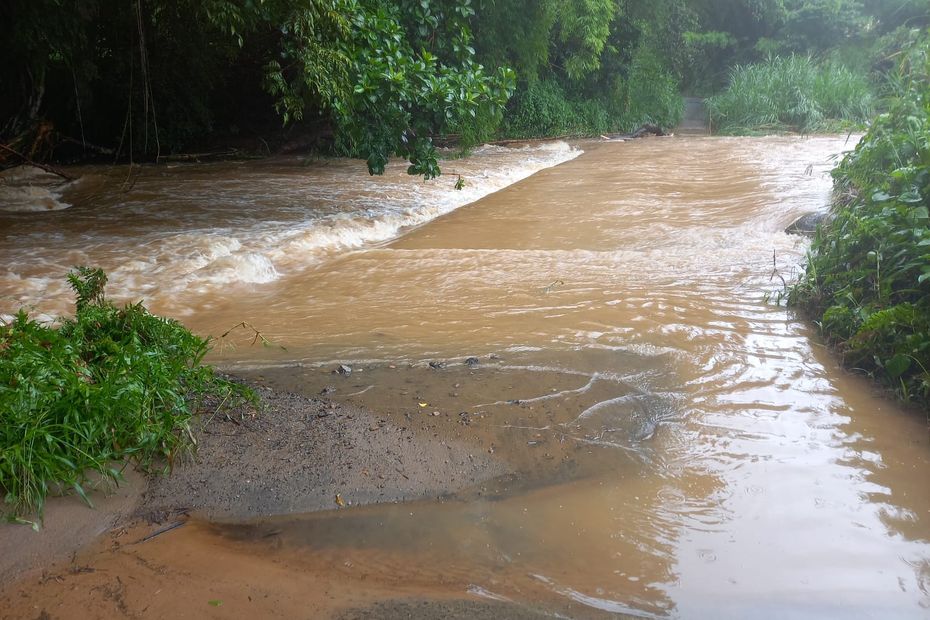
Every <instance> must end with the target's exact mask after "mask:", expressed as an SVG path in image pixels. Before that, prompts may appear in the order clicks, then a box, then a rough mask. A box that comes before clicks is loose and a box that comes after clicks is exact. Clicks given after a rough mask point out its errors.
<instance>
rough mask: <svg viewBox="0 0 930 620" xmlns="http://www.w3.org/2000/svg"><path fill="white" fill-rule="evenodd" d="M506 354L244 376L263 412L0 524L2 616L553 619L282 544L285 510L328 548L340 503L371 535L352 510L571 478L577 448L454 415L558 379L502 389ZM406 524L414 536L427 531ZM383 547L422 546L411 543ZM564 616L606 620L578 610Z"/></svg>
mask: <svg viewBox="0 0 930 620" xmlns="http://www.w3.org/2000/svg"><path fill="white" fill-rule="evenodd" d="M503 363H504V362H503V360H501V358H500V357H499V356H496V355H495V356H492V357H491V358H485V359H480V360H479V359H477V358H469V359H468V360H467V361H466V360H464V359H463V360H456V361H452V360H450V361H449V362H448V363H447V362H436V363H434V364H433V365H429V364H424V365H421V366H410V365H400V367H398V366H397V365H393V364H391V365H382V366H368V367H362V366H356V367H355V368H354V369H353V371H352V372H345V371H344V369H343V372H339V370H340V369H339V368H337V369H335V370H329V369H323V368H311V369H306V368H300V367H299V366H284V367H278V368H274V369H266V370H265V371H263V372H262V373H258V372H252V373H248V374H249V379H248V383H249V385H250V386H251V387H253V388H254V389H255V390H256V391H257V392H258V394H259V395H260V397H261V400H262V407H261V410H260V411H258V412H255V411H251V410H248V409H241V410H236V411H231V412H229V414H228V415H216V416H209V415H208V416H203V417H202V418H200V419H199V420H198V423H197V424H196V425H195V428H196V429H198V431H197V432H196V439H197V446H198V448H197V452H196V454H195V455H193V458H191V459H188V460H185V461H183V462H179V463H177V464H175V468H174V470H173V471H172V472H171V474H170V475H169V476H162V475H149V476H145V475H141V474H137V473H134V472H127V474H128V475H127V482H126V484H125V485H123V486H121V487H120V488H119V489H117V490H116V492H115V493H113V494H105V493H103V492H100V491H98V492H95V493H93V494H91V498H92V499H93V500H94V501H95V503H96V506H97V507H96V509H91V508H88V507H87V506H85V505H83V504H80V503H79V502H78V501H77V499H76V498H73V497H62V498H52V499H50V500H49V503H48V505H47V507H46V520H45V527H44V528H43V529H42V530H41V531H39V532H32V531H30V530H29V529H28V528H26V527H25V526H22V525H12V524H5V525H2V526H0V549H2V551H3V553H2V554H0V582H2V583H4V584H6V586H5V587H4V588H2V589H0V599H2V600H4V601H6V602H7V603H5V605H4V607H3V609H0V618H2V619H4V620H5V619H7V618H10V619H12V618H23V617H31V616H33V615H38V616H40V617H43V618H45V617H47V618H58V617H68V616H69V611H68V610H70V609H74V608H80V609H82V610H84V613H85V615H86V616H88V617H100V618H109V617H117V616H129V617H135V616H141V615H145V614H155V615H157V616H159V617H184V616H185V615H190V614H194V615H196V616H197V617H202V616H206V617H212V616H216V617H227V618H228V617H255V616H256V615H258V616H266V615H268V616H278V617H293V616H296V615H301V614H303V615H306V614H308V613H309V614H310V615H311V616H313V617H333V618H346V619H348V618H370V617H377V618H407V617H411V615H415V617H418V618H447V617H469V618H497V617H508V618H526V619H531V618H543V617H550V615H549V613H547V612H545V610H544V606H543V607H539V608H537V606H536V605H535V604H527V603H519V602H514V601H512V600H509V599H507V598H506V597H500V596H498V595H495V594H493V593H491V592H485V591H484V590H483V589H482V588H480V587H477V586H474V587H473V586H471V585H470V584H469V583H468V581H467V578H466V577H465V576H464V575H457V574H455V570H451V572H450V573H449V574H448V575H446V576H443V577H441V578H440V579H439V582H438V583H431V582H430V580H426V581H422V580H411V581H410V582H408V583H400V582H392V581H390V580H389V581H387V582H385V581H384V580H383V579H381V578H379V579H377V580H375V581H373V582H371V583H367V585H366V586H365V588H364V589H363V590H361V591H360V590H359V589H358V585H359V582H358V580H359V578H361V580H362V581H363V582H364V581H365V576H364V573H363V574H362V575H361V576H359V575H358V574H352V575H351V576H349V575H346V574H345V573H344V572H343V571H349V572H350V573H354V568H353V567H354V562H355V560H348V559H347V560H346V561H345V562H344V566H342V569H341V570H336V571H333V570H331V568H330V563H331V559H330V555H331V554H330V553H329V552H328V551H325V550H323V551H321V552H320V555H321V556H322V557H323V558H325V559H323V560H321V561H314V560H313V559H310V558H308V557H307V556H305V555H304V553H305V552H304V551H302V546H303V545H302V543H299V542H296V541H293V540H289V537H290V534H289V533H290V532H293V531H294V529H293V526H292V525H288V520H290V519H295V520H296V521H295V522H296V523H298V524H299V523H302V522H304V520H308V521H307V523H310V524H311V525H309V527H310V528H311V531H312V529H313V528H314V526H313V525H312V523H313V522H314V520H315V518H316V517H315V515H319V517H320V519H321V520H320V521H319V523H321V524H323V525H320V526H319V527H322V528H323V530H322V531H320V532H319V533H317V534H309V538H308V539H307V542H311V541H312V544H314V545H322V546H323V547H324V548H325V547H326V546H327V545H329V544H335V545H337V546H338V545H340V544H342V542H343V541H342V535H340V534H338V533H337V531H336V530H331V531H330V527H331V526H329V525H325V524H326V523H329V522H331V521H332V522H334V523H335V522H339V521H340V520H341V515H343V514H345V515H350V514H351V515H354V516H347V517H346V518H348V519H349V520H350V521H352V520H356V521H358V527H357V528H355V529H354V530H353V533H352V534H351V536H352V539H353V540H357V541H359V542H360V541H364V540H366V539H367V538H368V537H370V536H379V534H378V533H377V528H375V529H374V530H372V528H371V524H366V520H367V519H368V517H366V514H368V513H366V508H365V507H366V506H372V507H373V508H376V507H375V506H373V505H374V504H379V505H381V506H386V505H391V504H396V503H398V502H404V503H403V504H397V506H398V509H400V510H401V511H407V510H409V511H410V516H411V517H413V516H414V515H415V514H418V513H419V512H420V511H421V510H427V511H428V510H431V509H430V508H429V506H431V505H435V506H438V507H440V508H439V509H440V510H441V511H444V512H445V513H447V514H458V513H459V512H460V511H461V510H463V509H466V507H467V506H469V505H470V503H473V502H474V501H475V500H477V499H479V498H482V497H486V498H488V500H489V501H491V502H495V501H498V500H499V499H503V498H505V497H507V495H509V494H512V493H515V492H516V493H520V494H524V493H533V492H534V489H537V488H540V487H544V486H546V485H548V484H553V483H556V482H557V481H558V480H560V479H563V480H564V479H566V478H577V477H580V476H583V475H584V474H583V471H584V470H585V468H584V467H580V468H579V467H578V466H577V463H575V461H574V458H571V457H570V456H569V455H570V454H573V453H578V452H579V451H581V452H586V453H588V454H590V451H589V450H588V449H587V448H585V447H584V446H583V445H581V444H579V443H578V442H577V441H568V442H566V441H565V438H564V435H563V437H562V440H561V441H557V440H556V441H554V440H553V437H550V436H549V435H550V434H549V433H547V434H546V437H543V435H542V434H540V433H539V432H535V431H533V432H530V431H525V432H526V433H529V434H527V436H528V437H533V438H534V439H530V440H528V441H527V440H526V439H525V438H524V437H523V436H522V435H518V436H513V437H510V438H509V439H507V438H505V436H507V435H511V434H512V431H509V430H503V431H502V429H501V428H500V427H499V424H498V422H499V420H496V419H492V418H493V417H494V416H492V415H491V414H490V413H482V412H481V411H479V410H472V411H459V412H457V407H456V406H455V405H454V403H455V402H457V401H458V400H459V399H461V400H462V401H471V400H473V398H475V397H476V396H477V395H479V394H481V393H495V392H498V391H500V390H505V391H507V390H514V389H516V390H519V391H521V392H522V393H524V394H525V393H527V391H532V390H537V389H543V388H542V386H541V385H540V383H545V384H547V385H558V381H557V380H556V379H554V378H553V377H548V378H545V379H542V380H541V381H540V380H539V379H538V378H537V380H535V381H534V380H533V378H532V377H531V376H526V377H523V378H525V379H527V380H526V381H520V382H519V384H518V385H517V386H516V388H515V387H514V385H513V384H514V383H515V382H514V378H515V377H514V376H513V374H512V373H508V372H507V370H506V368H503V367H502V364H503ZM563 380H564V378H563ZM372 383H373V384H376V385H377V386H378V387H379V388H380V389H381V391H382V394H383V393H384V392H385V391H387V392H392V393H395V394H398V395H399V396H398V397H397V398H395V399H391V398H387V399H376V401H375V402H377V400H381V402H382V406H381V410H380V411H378V412H377V413H376V412H375V410H374V408H373V407H369V406H365V404H364V403H367V402H370V401H367V400H366V399H365V398H364V396H365V395H366V394H368V393H369V390H366V389H364V387H362V386H364V385H368V384H372ZM288 386H290V387H295V388H296V389H297V390H299V391H300V393H298V392H297V391H290V390H289V389H288ZM359 387H362V389H361V390H359V389H358V388H359ZM450 388H451V389H452V390H458V391H449V390H450ZM553 389H554V388H553ZM319 392H323V393H324V394H326V397H320V396H316V394H318V393H319ZM550 393H551V394H552V393H553V392H550ZM329 395H332V396H333V398H329V397H328V396H329ZM554 395H555V396H561V395H562V394H561V392H559V393H556V394H554ZM356 403H359V404H356ZM400 403H403V404H400ZM497 405H498V406H500V407H504V408H507V409H511V410H518V411H524V412H526V413H528V414H529V415H533V412H534V411H535V410H536V409H537V408H536V406H534V403H533V402H531V401H520V400H519V399H511V400H509V401H507V402H501V403H497ZM478 409H481V408H478ZM540 413H542V412H540ZM519 432H520V431H518V433H519ZM560 469H562V470H565V469H567V470H568V473H565V472H563V473H562V474H561V475H560V474H558V473H557V471H558V470H560ZM424 506H425V507H426V508H424ZM443 506H445V507H443ZM350 507H353V508H354V510H352V511H351V512H346V509H348V508H350ZM450 511H451V512H450ZM403 514H406V512H403ZM416 520H417V522H418V524H417V526H416V527H415V530H421V529H424V528H426V529H428V528H430V527H431V526H432V525H433V523H432V522H431V521H430V520H429V518H424V519H423V520H422V522H420V521H419V519H418V518H417V519H416ZM278 522H280V523H281V524H282V525H281V526H280V527H279V526H277V525H275V523H278ZM269 527H270V528H272V530H271V532H270V533H269V531H268V530H267V529H266V528H269ZM304 528H305V526H304V525H299V526H298V530H304ZM440 528H441V525H440ZM327 531H329V533H328V534H327ZM255 532H258V533H255ZM356 537H357V538H356ZM387 540H390V538H388V539H387ZM269 542H270V544H271V546H270V547H269V546H268V543H269ZM398 543H399V545H400V547H401V548H407V547H409V548H410V549H411V550H415V549H417V548H419V547H420V545H419V544H418V543H417V542H416V541H414V540H404V541H398ZM314 555H316V554H314ZM347 557H348V556H347ZM363 570H364V569H363ZM463 579H464V581H463ZM168 593H170V595H169V594H168ZM204 597H206V598H204ZM194 610H196V611H194ZM577 613H578V614H580V615H576V616H574V617H586V618H601V617H607V615H605V614H602V613H601V612H599V611H597V610H591V609H585V608H584V606H578V609H577ZM610 617H617V616H616V615H610Z"/></svg>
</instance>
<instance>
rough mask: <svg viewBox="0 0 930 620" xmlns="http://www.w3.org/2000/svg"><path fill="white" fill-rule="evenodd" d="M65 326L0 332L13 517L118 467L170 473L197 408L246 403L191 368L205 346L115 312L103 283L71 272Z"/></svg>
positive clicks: (2, 419)
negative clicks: (72, 302) (210, 401)
mask: <svg viewBox="0 0 930 620" xmlns="http://www.w3.org/2000/svg"><path fill="white" fill-rule="evenodd" d="M69 281H70V283H71V286H72V288H73V289H74V291H75V293H76V296H77V312H76V315H75V317H74V318H73V319H62V320H61V321H60V324H59V326H57V327H53V326H48V325H43V324H41V323H38V322H36V321H34V320H32V319H30V318H29V317H28V315H27V314H26V312H25V311H22V310H21V311H20V312H19V314H18V315H17V316H16V317H15V318H13V319H12V321H11V322H10V323H9V324H3V323H2V322H0V491H2V492H3V493H4V495H5V501H6V504H7V507H8V511H9V512H11V513H13V514H20V515H22V514H28V513H29V512H37V513H38V514H39V515H40V516H41V513H42V508H43V505H44V502H45V498H46V496H47V495H48V494H49V493H50V492H54V491H56V490H58V489H65V488H73V489H74V490H75V492H77V493H78V494H79V495H80V496H81V497H83V498H84V499H85V500H86V499H87V497H86V492H85V488H84V485H85V484H86V480H87V474H88V473H89V472H97V473H98V474H100V476H102V478H103V479H104V480H108V481H111V482H117V481H119V480H120V479H121V475H120V469H119V468H120V467H121V465H122V464H123V463H125V462H126V461H127V460H128V461H132V462H134V463H136V464H138V465H140V466H142V467H145V468H148V467H151V466H152V465H153V464H156V463H158V464H159V466H163V467H165V468H168V467H170V465H171V463H172V462H173V459H174V458H175V457H176V456H177V455H178V454H179V452H181V451H183V450H185V449H187V448H189V447H190V446H192V444H193V442H194V438H193V435H192V433H191V428H190V422H191V418H192V416H193V415H194V414H195V413H196V412H197V411H198V409H199V408H200V406H201V404H202V403H203V401H204V399H205V398H207V397H213V398H215V399H219V402H221V403H226V404H238V403H241V402H244V401H252V402H254V399H255V396H254V394H253V393H252V392H251V391H250V390H248V389H247V388H244V387H243V386H240V385H238V384H235V383H232V382H230V381H227V380H226V379H223V378H220V377H218V376H217V375H216V374H215V373H214V371H213V369H212V368H211V367H210V366H206V365H203V364H202V360H203V357H204V355H205V354H206V353H207V351H208V350H209V347H210V343H209V341H208V340H205V339H203V338H200V337H198V336H195V335H194V334H192V333H191V332H190V331H188V330H187V329H185V328H184V327H183V326H182V325H181V324H180V323H178V322H177V321H174V320H171V319H166V318H162V317H158V316H155V315H152V314H150V313H149V312H148V311H147V310H146V309H145V308H144V307H143V306H142V304H129V305H127V306H125V307H124V308H117V307H116V306H114V305H112V304H111V303H109V302H108V301H107V300H106V299H105V298H104V295H103V287H104V284H105V283H106V276H105V275H104V273H103V272H102V271H100V270H98V269H86V268H79V269H78V270H77V272H74V273H71V274H70V275H69Z"/></svg>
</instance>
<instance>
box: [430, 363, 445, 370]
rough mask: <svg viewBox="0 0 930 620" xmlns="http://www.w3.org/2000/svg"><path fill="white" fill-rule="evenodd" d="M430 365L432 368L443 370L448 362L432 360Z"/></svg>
mask: <svg viewBox="0 0 930 620" xmlns="http://www.w3.org/2000/svg"><path fill="white" fill-rule="evenodd" d="M429 367H430V368H432V369H433V370H442V369H443V368H445V367H446V363H445V362H430V363H429Z"/></svg>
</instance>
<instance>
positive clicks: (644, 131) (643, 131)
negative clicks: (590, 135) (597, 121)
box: [601, 123, 669, 140]
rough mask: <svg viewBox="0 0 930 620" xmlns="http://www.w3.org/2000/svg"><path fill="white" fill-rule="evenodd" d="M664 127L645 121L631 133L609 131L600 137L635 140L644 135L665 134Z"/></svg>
mask: <svg viewBox="0 0 930 620" xmlns="http://www.w3.org/2000/svg"><path fill="white" fill-rule="evenodd" d="M667 135H669V134H668V133H666V131H665V130H664V129H662V128H661V127H659V126H658V125H653V124H652V123H647V124H645V125H643V126H642V127H640V128H639V129H637V130H636V131H634V132H632V133H609V134H604V135H602V136H601V137H602V138H604V139H605V140H635V139H637V138H644V137H646V136H667Z"/></svg>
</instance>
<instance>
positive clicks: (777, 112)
mask: <svg viewBox="0 0 930 620" xmlns="http://www.w3.org/2000/svg"><path fill="white" fill-rule="evenodd" d="M872 92H873V86H872V85H871V84H870V82H869V79H868V77H867V76H866V74H865V73H864V72H859V71H855V70H853V69H850V68H848V67H846V66H843V65H841V64H836V63H831V62H827V63H820V64H818V63H817V62H815V61H814V60H813V59H812V58H811V57H809V56H787V57H778V56H773V57H771V58H769V59H768V60H767V61H765V62H762V63H758V64H753V65H744V66H738V67H735V68H734V69H733V70H732V71H731V73H730V82H729V85H728V87H727V89H726V90H725V91H723V92H722V93H720V94H719V95H716V96H714V97H711V98H709V99H708V100H707V109H708V112H709V114H710V118H711V122H712V124H713V128H714V130H715V131H717V132H719V133H724V134H761V133H772V132H776V133H785V132H798V133H812V132H830V131H840V130H844V129H848V128H853V127H857V126H858V127H861V126H864V124H865V123H866V122H868V121H869V119H870V118H871V117H872V113H873V109H874V106H875V97H874V95H873V94H872Z"/></svg>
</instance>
